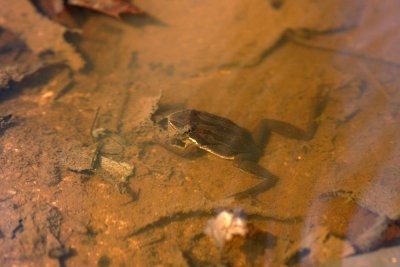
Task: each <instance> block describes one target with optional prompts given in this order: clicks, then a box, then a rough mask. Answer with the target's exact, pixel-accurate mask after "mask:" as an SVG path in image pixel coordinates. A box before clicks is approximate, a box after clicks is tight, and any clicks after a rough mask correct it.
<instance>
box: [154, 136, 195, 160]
mask: <svg viewBox="0 0 400 267" xmlns="http://www.w3.org/2000/svg"><path fill="white" fill-rule="evenodd" d="M160 145H161V146H162V147H164V148H165V149H167V150H168V151H170V152H172V153H174V154H176V155H178V156H181V157H185V158H190V157H194V156H196V155H198V154H199V153H200V150H199V148H198V147H197V146H195V145H193V144H190V143H182V142H181V141H180V140H170V141H167V142H161V143H160Z"/></svg>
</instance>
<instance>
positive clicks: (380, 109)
mask: <svg viewBox="0 0 400 267" xmlns="http://www.w3.org/2000/svg"><path fill="white" fill-rule="evenodd" d="M137 4H138V5H139V6H140V7H141V8H142V9H144V10H146V11H147V12H148V14H149V16H148V17H131V16H129V17H128V16H127V17H124V18H123V20H121V21H119V20H115V19H113V18H109V17H106V16H102V15H99V14H94V13H92V14H90V15H89V16H87V17H86V19H85V21H84V22H83V24H82V37H81V40H80V41H79V43H78V44H77V46H78V48H79V51H80V52H81V53H82V54H83V55H84V56H85V58H86V60H87V62H88V64H87V69H86V71H85V72H84V73H80V74H75V75H74V85H73V86H72V88H70V89H69V90H68V91H67V92H66V93H65V94H63V95H62V97H60V98H59V99H58V100H57V101H56V102H55V103H51V104H48V103H44V104H43V103H42V102H41V101H40V100H41V99H43V97H42V95H41V93H42V92H43V90H42V89H41V88H40V86H39V89H38V87H37V86H36V87H34V88H33V89H32V90H21V95H22V96H21V98H22V100H17V99H16V98H11V99H10V100H8V101H6V102H5V103H4V105H5V108H3V109H9V110H14V111H15V112H16V113H18V110H17V109H16V108H15V106H16V105H17V104H20V103H22V104H24V105H25V106H26V105H27V104H29V103H31V105H32V106H31V108H27V110H23V112H22V111H19V113H18V114H19V115H20V116H21V117H25V118H27V119H26V120H25V121H24V122H23V123H21V124H19V126H18V127H13V128H11V129H9V130H7V131H6V132H5V133H4V135H3V143H2V146H3V150H4V151H12V152H9V153H14V154H12V155H9V157H14V158H15V160H16V163H15V164H16V167H15V166H14V167H13V169H11V167H10V166H12V165H11V163H8V165H7V166H8V167H7V168H8V169H5V170H4V172H5V173H13V175H11V176H10V177H23V179H25V178H24V177H28V176H29V173H28V174H27V173H25V172H24V171H20V170H18V169H19V168H26V166H33V167H32V168H33V169H32V170H30V171H31V172H35V173H36V171H37V169H43V168H45V170H44V171H43V172H45V173H47V172H46V170H49V169H51V170H53V171H54V166H59V165H60V166H61V167H57V168H61V169H62V172H61V174H60V178H59V180H57V181H56V182H54V181H53V180H51V179H52V178H51V177H53V176H54V175H53V176H51V175H50V176H49V177H50V178H49V179H50V180H49V181H47V180H46V181H42V180H40V179H39V178H37V179H39V180H38V181H36V180H35V179H33V180H30V179H28V178H26V180H23V179H22V178H21V180H20V181H21V182H18V181H16V180H7V182H5V184H7V186H6V187H5V188H6V189H4V190H5V191H4V192H8V193H7V194H10V196H9V197H8V196H7V198H5V199H10V198H11V199H12V198H13V202H7V203H6V204H4V205H5V207H8V209H7V216H11V217H12V216H14V217H15V218H18V216H19V217H21V218H22V219H23V220H24V222H26V225H25V228H26V229H30V228H29V227H31V228H34V227H33V226H29V225H30V224H31V225H34V226H35V225H42V223H43V222H46V220H47V221H49V220H50V221H51V220H53V221H54V220H56V219H57V218H59V221H60V223H59V224H58V228H59V230H58V234H56V235H55V234H54V230H51V229H52V228H51V227H50V228H49V229H50V230H48V231H47V232H51V233H52V236H53V237H52V238H53V239H54V236H56V238H55V239H56V240H51V238H50V237H49V234H48V233H47V239H48V241H47V242H48V244H49V245H48V246H47V247H46V246H45V247H44V248H43V251H44V252H43V253H42V254H40V253H39V254H37V253H36V252H37V251H36V252H32V251H35V246H34V245H32V244H30V243H29V242H31V243H32V242H34V241H32V240H36V239H37V238H36V237H35V238H36V239H35V238H31V237H32V233H31V232H29V231H25V232H23V234H24V235H25V236H23V237H22V240H23V241H24V240H29V242H28V241H26V242H28V245H18V244H14V245H13V246H15V247H16V248H17V249H16V250H14V252H13V253H15V255H14V254H12V253H11V252H8V253H9V254H7V255H12V256H9V259H19V257H20V255H21V254H22V255H25V256H26V255H27V256H26V257H27V258H29V257H32V258H29V259H30V260H28V261H24V260H15V261H14V262H17V263H21V262H25V263H26V262H28V263H26V264H30V263H29V262H31V263H32V262H34V263H39V264H57V261H55V260H54V259H52V258H50V259H47V255H46V249H47V250H48V249H49V247H51V246H52V244H53V243H55V244H57V243H61V244H63V246H65V247H68V248H71V249H72V250H73V253H71V255H68V257H66V259H62V261H63V262H64V260H65V262H64V263H65V264H67V265H71V266H84V265H87V266H96V265H98V266H220V265H227V266H251V265H254V266H281V265H285V264H287V265H292V264H298V263H299V262H301V261H303V262H305V264H307V263H308V264H310V263H311V264H317V265H318V264H322V263H327V262H328V263H329V262H330V261H333V260H337V259H340V258H341V257H342V255H351V254H355V253H356V252H357V253H359V252H363V251H367V250H370V249H372V248H376V247H377V246H378V247H379V246H380V245H381V244H382V243H383V242H384V241H382V236H384V235H385V229H386V228H387V227H386V226H387V225H389V224H392V225H396V224H397V220H398V219H399V215H400V213H399V211H400V207H399V197H398V194H397V192H398V190H397V189H398V188H399V187H400V183H399V181H398V179H397V178H398V175H399V168H398V165H399V163H400V158H399V156H400V150H399V149H398V144H399V141H398V138H397V137H398V134H399V130H400V129H399V127H398V124H397V121H398V119H399V118H398V116H399V115H398V111H399V110H398V109H399V105H398V101H399V90H398V89H399V81H398V77H399V67H398V65H399V64H400V58H399V54H398V53H396V49H397V48H396V46H395V44H396V40H397V39H398V36H399V33H397V32H396V31H397V29H396V28H395V27H393V23H394V22H393V20H392V19H395V15H393V16H392V13H391V12H390V10H393V8H394V7H395V6H396V4H395V3H389V2H388V3H387V4H381V3H379V1H368V3H365V2H363V1H350V2H345V3H344V2H340V1H327V2H326V3H324V4H319V3H316V2H313V1H307V0H304V1H285V0H282V1H266V0H263V1H261V0H257V1H252V2H251V3H249V2H247V1H240V0H235V1H231V0H229V1H228V0H223V1H211V0H210V1H175V0H173V1H168V2H166V3H161V2H159V1H137ZM397 6H398V5H397ZM374 10H375V11H376V12H373V11H374ZM383 14H386V15H385V16H383ZM392 17H393V18H392ZM371 21H374V22H375V23H371ZM396 23H397V22H396ZM371 25H372V26H371ZM385 31H387V32H388V35H386V36H381V35H380V33H381V32H385ZM397 52H399V51H398V50H397ZM56 77H57V76H56ZM321 92H324V93H325V95H327V101H326V105H325V106H324V109H323V110H322V113H321V114H319V115H318V117H317V118H313V110H314V109H315V106H316V105H318V101H320V100H321V99H320V98H321ZM18 101H22V102H18ZM32 103H33V104H32ZM28 106H29V105H28ZM183 108H188V109H197V110H203V111H207V112H210V113H213V114H216V115H218V116H221V117H224V118H228V119H230V120H232V121H234V122H235V123H237V124H238V125H240V126H241V127H243V128H245V129H247V130H249V131H253V129H255V128H256V126H257V125H258V123H259V122H260V121H261V120H263V119H265V118H268V119H274V120H278V121H283V122H286V123H289V124H291V125H294V126H296V127H298V128H301V129H304V130H307V129H308V128H309V126H310V120H312V119H315V120H316V121H317V122H318V128H317V131H316V133H315V135H314V136H313V138H312V139H311V140H308V141H303V140H296V139H295V138H287V137H285V136H283V135H279V134H276V133H272V134H271V136H270V138H269V139H268V143H267V144H266V146H265V148H263V149H264V154H263V156H262V157H261V158H260V160H259V161H258V163H259V165H261V166H262V167H264V168H266V169H268V170H269V171H270V172H271V173H273V174H274V175H276V176H277V177H278V178H279V179H278V182H277V183H276V185H274V186H273V187H272V188H270V189H269V190H266V191H264V192H260V193H259V194H258V195H257V199H253V198H244V199H240V200H236V199H234V198H229V197H228V196H230V195H233V194H235V193H237V192H240V191H243V190H246V189H249V188H251V187H253V186H255V185H256V184H258V183H259V182H260V179H257V177H255V176H253V175H251V174H249V173H246V172H243V171H241V170H240V169H238V168H235V167H234V166H233V164H232V161H230V160H224V159H221V158H219V157H216V156H215V155H212V154H210V153H204V154H203V155H201V156H198V157H190V158H182V157H181V156H178V155H175V154H174V153H171V152H170V151H168V150H166V149H165V148H163V147H162V146H160V145H158V144H157V143H156V142H155V141H154V136H155V133H156V132H157V131H158V129H157V127H156V126H154V124H153V123H154V121H155V120H158V119H160V118H161V117H163V116H165V115H166V114H168V113H171V112H174V111H177V110H180V109H183ZM96 114H97V116H96ZM37 125H40V127H38V130H37V131H35V132H34V133H32V129H35V127H36V126H37ZM93 130H97V133H100V135H101V133H104V132H107V133H108V134H105V135H104V136H105V137H104V136H100V135H95V136H93ZM99 136H100V137H99ZM26 140H29V141H28V142H27V143H26ZM49 140H50V141H49ZM38 143H40V144H41V145H38ZM15 147H19V149H26V150H29V151H31V152H30V153H31V154H32V155H31V154H29V153H28V154H27V155H28V156H25V157H23V156H21V155H20V154H18V151H17V150H15V149H16V148H15ZM56 147H59V149H57V148H56ZM36 150H37V151H36ZM35 151H36V152H35ZM44 151H45V152H44ZM60 151H61V152H60ZM35 155H36V156H35ZM38 155H39V156H38ZM102 157H103V158H102ZM27 158H28V159H27ZM71 158H72V159H71ZM93 159H95V161H96V163H95V164H94V165H93ZM107 160H111V161H112V162H114V163H115V164H117V166H116V165H112V164H111V163H110V162H109V161H107ZM107 162H108V163H107ZM30 164H31V165H30ZM110 164H111V165H112V166H111V167H110ZM21 166H22V167H21ZM24 166H25V167H24ZM75 166H78V167H75ZM121 166H122V167H121ZM57 168H56V169H57ZM132 169H134V171H132ZM22 170H23V169H22ZM82 170H85V171H82ZM88 170H89V171H88ZM121 171H122V172H124V171H125V173H122V174H121ZM16 172H17V173H19V176H18V175H15V173H16ZM55 172H57V170H55ZM126 172H127V173H128V174H126ZM35 175H36V174H35ZM36 176H37V177H47V176H46V175H44V174H43V175H42V176H40V175H36ZM36 176H35V177H36ZM22 181H24V183H22ZM52 182H53V183H52ZM19 183H20V184H19ZM12 188H18V190H16V192H18V193H15V194H14V193H13V192H14V191H12V192H11V191H10V190H14V189H12ZM6 190H8V191H6ZM26 192H30V193H29V194H28V193H26ZM32 192H33V193H32ZM14 195H16V196H14ZM32 203H33V204H32ZM12 205H14V206H15V205H17V206H18V207H19V211H18V209H17V208H15V209H14V210H12V209H11V207H12ZM221 209H231V210H233V209H241V210H242V211H243V212H244V213H245V214H247V219H248V223H249V225H250V226H249V227H250V228H249V229H250V230H249V235H248V239H244V238H239V237H237V238H236V239H233V240H232V241H231V242H230V243H229V244H227V245H226V246H225V247H224V248H223V249H221V248H218V247H217V246H216V245H215V244H214V243H213V241H212V240H211V239H210V238H209V237H207V236H205V235H204V228H205V226H206V225H207V221H208V220H209V219H211V218H212V217H213V216H214V215H215V214H216V213H217V212H218V210H221ZM4 210H6V208H4ZM54 210H56V211H57V212H54ZM52 211H53V213H55V214H56V215H57V214H62V215H57V216H56V215H54V216H52V217H49V215H48V214H52ZM41 212H42V213H43V214H44V215H43V214H42V213H41ZM18 214H24V215H23V216H22V215H18ZM32 214H36V215H32ZM40 216H42V217H43V218H44V219H43V218H41V217H40ZM14 217H13V218H14ZM383 217H384V218H386V219H387V223H386V224H383V226H382V225H381V228H382V229H383V230H381V231H378V232H374V231H369V232H368V233H369V234H370V235H372V236H373V237H372V238H370V239H368V240H365V239H363V237H362V234H360V230H359V228H360V227H363V229H367V230H368V229H369V228H372V225H373V224H374V223H378V222H379V219H380V218H383ZM46 218H47V219H46ZM49 218H51V219H49ZM54 218H56V219H54ZM60 218H62V219H60ZM61 222H62V223H61ZM389 222H390V223H389ZM44 224H46V223H44ZM3 228H4V229H17V228H15V227H12V226H3ZM4 229H2V230H3V231H4ZM367 230H365V231H367ZM394 231H398V230H397V228H396V229H394ZM16 233H17V232H16ZM41 233H42V232H40V231H37V232H35V235H39V236H40V234H41ZM45 235H46V234H45ZM328 237H330V239H329V238H328ZM24 238H25V239H24ZM1 239H2V238H0V242H1ZM321 239H323V241H321ZM310 240H311V241H310ZM23 241H21V242H23ZM321 248H326V250H325V251H323V252H321V250H322V249H321ZM31 250H32V251H31ZM15 251H17V252H15ZM18 251H20V252H19V253H18ZM302 251H303V252H304V251H308V253H306V254H304V253H303V254H301V253H300V252H302ZM35 253H36V254H35ZM47 254H48V253H47ZM32 255H33V256H32ZM53 258H54V257H53ZM56 258H57V257H56ZM60 261H61V260H60ZM10 262H13V260H9V261H7V262H6V263H10Z"/></svg>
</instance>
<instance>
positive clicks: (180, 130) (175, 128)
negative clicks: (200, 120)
mask: <svg viewBox="0 0 400 267" xmlns="http://www.w3.org/2000/svg"><path fill="white" fill-rule="evenodd" d="M190 115H191V110H181V111H177V112H174V113H172V114H170V115H169V116H168V117H167V118H168V120H167V121H168V126H167V127H168V133H169V134H171V135H174V136H182V135H187V134H188V133H189V132H190V130H191V125H190Z"/></svg>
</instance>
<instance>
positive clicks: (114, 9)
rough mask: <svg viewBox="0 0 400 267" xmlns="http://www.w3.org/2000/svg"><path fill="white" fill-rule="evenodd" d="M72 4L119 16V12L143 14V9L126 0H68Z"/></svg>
mask: <svg viewBox="0 0 400 267" xmlns="http://www.w3.org/2000/svg"><path fill="white" fill-rule="evenodd" d="M67 3H68V4H69V5H73V6H80V7H84V8H89V9H93V10H96V11H98V12H101V13H104V14H106V15H109V16H112V17H115V18H119V17H120V15H121V14H143V11H142V10H141V9H139V8H138V7H136V6H134V5H133V4H131V3H130V2H128V1H126V0H68V1H67Z"/></svg>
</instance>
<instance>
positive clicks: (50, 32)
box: [0, 0, 85, 70]
mask: <svg viewBox="0 0 400 267" xmlns="http://www.w3.org/2000/svg"><path fill="white" fill-rule="evenodd" d="M0 6H1V9H0V26H2V27H4V28H6V29H8V30H10V31H11V32H13V33H14V34H16V35H17V36H18V37H20V38H21V39H22V41H24V42H25V43H26V45H27V46H28V47H29V48H30V49H31V50H32V51H33V52H34V54H35V55H37V56H40V55H50V56H51V58H52V59H53V60H59V61H65V62H67V63H68V64H69V65H70V66H71V68H72V69H73V70H80V69H82V68H83V67H84V65H85V62H84V61H83V59H82V58H81V57H80V55H79V54H78V53H77V52H76V51H75V49H74V48H73V47H72V46H71V45H70V44H68V43H67V42H66V41H65V39H64V34H65V32H66V31H67V29H66V28H65V27H63V26H61V25H59V24H56V23H53V22H52V21H50V20H49V19H47V18H45V17H44V16H41V15H40V14H38V13H37V12H36V10H35V8H34V7H33V5H32V4H31V3H30V2H29V1H28V0H22V1H11V2H10V1H7V0H0ZM53 54H54V55H53Z"/></svg>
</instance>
